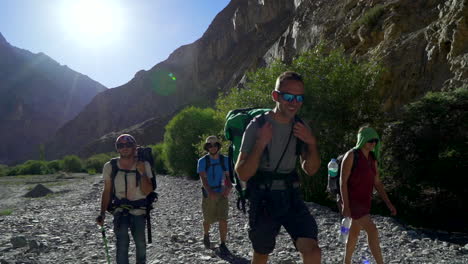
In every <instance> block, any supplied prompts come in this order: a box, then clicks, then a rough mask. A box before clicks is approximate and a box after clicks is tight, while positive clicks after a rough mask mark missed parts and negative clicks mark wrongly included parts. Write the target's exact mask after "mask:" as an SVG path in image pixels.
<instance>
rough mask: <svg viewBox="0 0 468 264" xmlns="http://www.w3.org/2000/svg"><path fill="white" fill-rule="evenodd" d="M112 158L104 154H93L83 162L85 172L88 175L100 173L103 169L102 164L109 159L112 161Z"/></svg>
mask: <svg viewBox="0 0 468 264" xmlns="http://www.w3.org/2000/svg"><path fill="white" fill-rule="evenodd" d="M112 157H113V156H111V155H110V154H105V153H101V154H95V155H93V156H91V157H89V158H87V159H86V160H85V162H84V167H85V170H86V171H87V172H88V173H89V174H94V173H102V168H103V167H104V164H105V163H106V162H108V161H109V160H110V159H112Z"/></svg>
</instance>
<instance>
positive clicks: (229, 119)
mask: <svg viewBox="0 0 468 264" xmlns="http://www.w3.org/2000/svg"><path fill="white" fill-rule="evenodd" d="M268 111H271V109H269V108H257V107H252V108H242V109H234V110H231V111H229V113H228V114H227V115H226V123H225V125H224V135H225V137H226V139H227V140H229V141H231V145H230V146H229V154H228V158H229V162H228V164H229V175H230V177H231V182H232V183H234V184H235V187H236V192H237V208H238V209H239V210H242V211H243V212H244V213H245V200H246V190H245V189H246V184H245V182H242V181H241V180H240V179H239V176H238V175H237V173H235V171H234V164H235V163H236V162H237V158H238V157H239V153H240V147H241V143H242V136H243V135H244V131H245V129H246V128H247V125H248V124H249V123H250V121H251V120H252V119H253V118H254V117H256V116H262V115H263V114H265V113H266V112H268ZM259 121H260V125H262V124H261V123H263V122H265V120H264V118H260V119H259Z"/></svg>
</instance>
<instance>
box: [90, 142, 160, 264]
mask: <svg viewBox="0 0 468 264" xmlns="http://www.w3.org/2000/svg"><path fill="white" fill-rule="evenodd" d="M115 148H116V150H117V151H118V153H119V155H120V157H119V158H114V159H112V160H110V161H109V162H107V163H106V164H104V168H103V172H102V175H103V178H104V190H103V192H102V199H101V211H100V214H99V216H98V217H97V218H96V222H97V223H98V224H99V225H100V226H103V224H104V220H105V217H106V211H109V212H111V213H112V214H113V217H114V219H113V224H114V233H115V237H116V251H117V252H116V253H117V256H116V260H117V261H116V262H117V263H118V264H124V263H128V249H129V243H130V238H129V234H128V230H129V229H130V231H131V234H132V236H133V240H134V242H135V247H136V263H137V264H144V263H146V242H145V220H146V221H147V222H146V223H147V224H148V225H149V222H148V220H149V218H148V217H149V210H150V207H151V204H152V202H153V201H154V200H155V199H157V195H156V193H154V192H153V191H154V189H155V176H154V175H153V174H154V173H153V171H152V170H153V169H152V167H151V164H150V162H148V161H146V159H142V158H141V157H140V156H142V155H140V152H139V151H137V144H136V140H135V138H134V137H133V136H131V135H129V134H122V135H120V136H119V137H118V138H117V140H116V141H115ZM148 230H150V229H148ZM103 235H104V233H103ZM148 235H149V237H148V239H149V240H150V234H148ZM149 242H150V241H149Z"/></svg>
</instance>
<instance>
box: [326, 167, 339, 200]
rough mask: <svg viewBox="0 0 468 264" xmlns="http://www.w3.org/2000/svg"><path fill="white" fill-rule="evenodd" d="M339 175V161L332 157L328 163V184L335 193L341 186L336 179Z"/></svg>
mask: <svg viewBox="0 0 468 264" xmlns="http://www.w3.org/2000/svg"><path fill="white" fill-rule="evenodd" d="M337 176H338V162H336V159H331V160H330V162H329V163H328V186H327V189H328V191H329V192H331V193H335V192H336V191H337V190H338V189H339V186H338V184H337V181H336V177H337Z"/></svg>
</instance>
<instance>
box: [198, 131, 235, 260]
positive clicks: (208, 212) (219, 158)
mask: <svg viewBox="0 0 468 264" xmlns="http://www.w3.org/2000/svg"><path fill="white" fill-rule="evenodd" d="M203 149H204V150H205V151H206V152H207V154H206V155H205V156H203V157H201V158H200V159H199V160H198V166H197V172H198V174H199V175H200V180H201V182H202V213H203V244H204V245H205V246H206V247H207V248H210V247H211V243H210V235H209V232H210V226H211V225H212V224H213V223H216V222H218V224H219V237H220V240H221V241H220V245H219V250H220V253H221V254H224V255H226V254H229V250H228V248H227V246H226V237H227V232H228V223H227V219H228V211H229V201H228V197H229V194H230V192H231V189H232V183H231V181H230V177H229V171H228V159H227V157H225V156H224V155H222V154H220V153H219V151H220V150H221V143H220V142H219V140H218V138H217V137H216V136H209V137H208V138H206V141H205V145H204V146H203Z"/></svg>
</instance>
